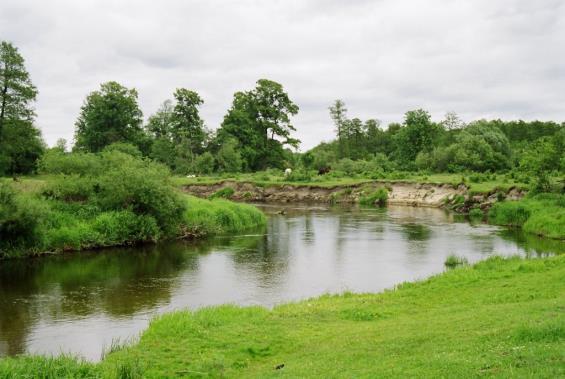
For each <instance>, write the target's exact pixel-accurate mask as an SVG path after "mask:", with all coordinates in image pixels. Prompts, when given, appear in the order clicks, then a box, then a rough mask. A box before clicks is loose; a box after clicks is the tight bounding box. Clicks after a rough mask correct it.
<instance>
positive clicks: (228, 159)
mask: <svg viewBox="0 0 565 379" xmlns="http://www.w3.org/2000/svg"><path fill="white" fill-rule="evenodd" d="M216 163H217V165H218V170H219V171H223V172H239V171H241V167H242V164H243V162H242V160H241V154H240V153H239V151H238V146H237V141H236V140H235V139H233V138H231V139H228V140H226V142H224V143H223V145H222V146H221V147H220V150H218V153H217V154H216Z"/></svg>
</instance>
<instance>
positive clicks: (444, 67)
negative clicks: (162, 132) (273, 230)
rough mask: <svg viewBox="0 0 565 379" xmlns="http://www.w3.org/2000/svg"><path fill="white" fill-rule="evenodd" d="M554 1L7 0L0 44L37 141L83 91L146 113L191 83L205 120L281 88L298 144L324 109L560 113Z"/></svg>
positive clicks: (69, 127)
mask: <svg viewBox="0 0 565 379" xmlns="http://www.w3.org/2000/svg"><path fill="white" fill-rule="evenodd" d="M562 4H563V3H562V2H561V1H552V0H547V1H544V0H541V1H536V2H531V1H526V0H503V1H496V2H493V1H488V0H477V1H475V0H473V1H470V0H469V1H449V0H435V1H434V0H429V1H418V2H414V1H407V0H404V1H393V0H382V1H348V2H344V1H336V0H332V1H322V0H312V1H298V0H295V1H290V0H279V1H274V0H273V1H265V0H263V1H261V0H243V1H227V0H226V1H204V0H202V1H180V0H179V1H161V2H155V1H148V0H143V1H141V0H140V1H120V2H116V1H110V0H106V1H94V0H88V1H87V0H81V1H71V0H68V1H62V0H59V1H50V2H45V1H40V0H37V1H31V0H4V1H3V4H2V7H1V10H0V39H6V40H10V41H12V42H14V43H15V44H16V45H17V46H18V47H19V48H20V50H21V52H22V54H23V55H24V57H25V58H26V63H27V66H28V68H29V70H30V72H31V75H32V79H33V81H34V82H35V83H36V85H37V86H38V88H39V90H40V95H39V100H38V103H37V113H38V119H37V123H38V125H39V126H40V127H41V129H42V130H43V134H44V136H45V138H46V140H47V141H48V142H49V143H50V144H53V143H54V142H55V141H56V140H57V138H60V137H64V138H67V139H72V135H73V130H74V125H73V124H74V120H75V119H76V116H77V115H78V112H79V108H80V105H81V103H82V101H83V99H84V98H85V96H86V94H87V93H88V92H90V91H92V90H93V89H96V88H97V87H98V86H99V84H100V83H102V82H104V81H108V80H116V81H119V82H121V83H123V84H124V85H127V86H131V87H136V88H137V89H138V91H139V95H140V104H141V107H142V109H143V111H144V114H145V116H149V115H150V114H151V113H152V112H154V111H155V110H156V109H157V107H158V105H159V104H160V103H161V102H162V101H163V100H165V99H166V98H170V97H171V94H172V92H173V91H174V89H175V88H176V87H187V88H190V89H194V90H196V91H198V92H199V93H200V94H201V95H202V97H203V98H204V99H205V101H206V103H205V105H204V106H203V109H202V113H203V117H204V118H205V119H206V122H207V124H208V126H210V127H212V128H215V127H217V126H219V124H220V123H221V120H222V118H223V116H224V114H225V112H226V110H227V109H228V107H229V106H230V103H231V99H232V95H233V93H234V92H235V91H238V90H245V89H249V88H251V87H252V86H253V85H254V82H255V81H256V80H257V79H259V78H269V79H273V80H276V81H279V82H280V83H282V84H283V85H284V86H285V88H286V89H287V91H288V92H289V94H290V96H291V98H292V99H294V100H295V102H296V103H297V104H298V105H299V106H300V108H301V110H300V113H299V115H298V116H297V117H296V118H295V126H296V127H297V129H298V133H297V134H298V137H299V138H301V139H302V140H303V148H309V147H312V146H313V145H315V144H316V143H318V142H319V141H320V140H329V139H331V138H332V137H333V136H332V129H333V126H332V125H331V122H330V119H329V117H328V112H327V107H328V106H329V105H330V103H331V102H332V101H333V100H334V99H336V98H341V99H343V100H345V102H346V104H347V106H348V108H349V110H350V115H351V116H352V117H353V116H358V117H360V118H370V117H375V118H379V119H381V120H383V121H384V122H385V123H388V122H391V121H400V120H401V119H402V114H403V113H404V112H405V111H406V110H409V109H414V108H419V107H422V108H425V109H427V110H429V111H430V112H431V113H432V115H433V116H434V117H435V118H440V117H442V115H443V114H444V113H445V112H446V111H448V110H455V111H456V112H458V113H459V114H460V115H462V116H463V118H464V119H466V120H470V119H475V118H480V117H500V118H506V119H511V118H523V119H536V118H539V119H554V120H563V119H565V107H563V100H564V89H565V69H564V68H563V67H565V66H564V64H565V49H563V46H565V5H562Z"/></svg>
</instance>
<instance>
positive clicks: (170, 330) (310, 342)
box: [0, 255, 565, 378]
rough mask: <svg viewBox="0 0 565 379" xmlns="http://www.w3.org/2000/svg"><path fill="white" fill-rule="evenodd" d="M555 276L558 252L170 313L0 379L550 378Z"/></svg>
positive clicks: (25, 360) (555, 358) (11, 365)
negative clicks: (368, 290)
mask: <svg viewBox="0 0 565 379" xmlns="http://www.w3.org/2000/svg"><path fill="white" fill-rule="evenodd" d="M564 276H565V256H563V255H561V256H555V257H549V258H542V259H526V260H524V259H519V258H511V259H502V258H497V257H495V258H490V259H488V260H486V261H483V262H480V263H478V264H476V265H474V266H472V267H462V268H458V269H455V270H450V271H447V272H446V273H443V274H440V275H437V276H435V277H432V278H430V279H428V280H424V281H421V282H416V283H406V284H403V285H400V286H398V288H397V289H395V290H391V291H385V292H384V293H380V294H361V295H354V294H344V295H340V296H322V297H320V298H316V299H311V300H307V301H303V302H300V303H292V304H285V305H280V306H277V307H275V308H274V309H273V310H267V309H265V308H260V307H244V308H240V307H235V306H220V307H212V308H205V309H202V310H199V311H196V312H188V311H183V312H175V313H172V314H167V315H164V316H162V317H160V318H158V319H156V320H154V321H153V322H152V323H151V325H150V327H149V329H148V330H147V331H146V332H144V333H143V335H142V336H141V338H140V340H139V341H137V342H136V343H134V344H133V345H130V346H118V345H116V346H113V348H112V349H111V350H112V351H110V352H109V353H108V354H107V355H106V357H105V359H104V360H103V361H102V362H101V363H98V364H92V363H87V362H84V361H81V360H79V359H75V358H70V357H62V358H43V357H29V356H24V357H19V358H7V359H3V360H0V377H14V376H16V377H18V375H19V376H22V377H37V376H38V375H39V373H41V377H43V378H55V377H61V376H67V377H76V376H80V377H84V378H89V377H109V378H113V377H126V376H127V377H142V376H143V377H147V378H158V377H175V376H186V377H203V376H206V377H219V376H222V377H279V376H283V377H351V376H361V377H372V376H389V377H406V376H419V377H449V376H453V375H455V374H456V375H457V376H462V377H471V376H480V375H486V376H493V375H494V376H514V377H524V376H526V377H548V378H549V377H561V376H563V375H564V374H565V368H564V367H565V365H564V363H565V362H564V361H563V356H562V351H563V348H564V343H565V342H564V341H565V329H564V328H563V325H564V323H565V313H564V312H563V309H562V304H563V303H564V302H565V283H564V282H563V280H562V278H563V277H564ZM34 375H35V376H34Z"/></svg>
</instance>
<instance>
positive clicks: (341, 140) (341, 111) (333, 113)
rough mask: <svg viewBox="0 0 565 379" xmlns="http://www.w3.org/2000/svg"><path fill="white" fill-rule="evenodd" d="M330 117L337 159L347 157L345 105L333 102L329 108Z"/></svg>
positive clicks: (338, 101) (337, 101) (341, 102)
mask: <svg viewBox="0 0 565 379" xmlns="http://www.w3.org/2000/svg"><path fill="white" fill-rule="evenodd" d="M329 110H330V117H331V118H332V120H333V122H334V125H335V132H336V135H337V145H338V157H339V158H343V157H345V156H347V155H348V152H347V151H346V150H347V149H346V146H345V144H346V141H345V139H346V133H345V132H346V129H347V125H346V123H347V108H346V107H345V103H344V102H343V101H342V100H340V99H337V100H336V101H334V103H333V105H332V106H330V107H329Z"/></svg>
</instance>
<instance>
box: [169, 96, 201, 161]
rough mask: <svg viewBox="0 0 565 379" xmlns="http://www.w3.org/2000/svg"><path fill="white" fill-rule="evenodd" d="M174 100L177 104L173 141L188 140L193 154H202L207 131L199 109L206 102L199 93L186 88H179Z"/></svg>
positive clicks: (174, 108)
mask: <svg viewBox="0 0 565 379" xmlns="http://www.w3.org/2000/svg"><path fill="white" fill-rule="evenodd" d="M174 98H175V101H176V103H175V105H174V107H173V114H172V121H173V122H172V130H171V136H172V138H173V141H174V142H175V143H180V141H181V140H187V141H188V146H189V148H190V150H191V152H192V153H193V154H200V153H201V152H202V151H203V147H204V141H205V140H206V130H205V129H204V121H203V120H202V119H201V118H200V114H199V110H198V108H199V107H200V105H202V104H203V103H204V100H202V98H201V97H200V96H199V95H198V93H196V92H194V91H191V90H188V89H186V88H178V89H177V90H176V91H175V93H174Z"/></svg>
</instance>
